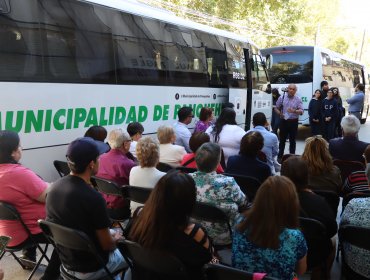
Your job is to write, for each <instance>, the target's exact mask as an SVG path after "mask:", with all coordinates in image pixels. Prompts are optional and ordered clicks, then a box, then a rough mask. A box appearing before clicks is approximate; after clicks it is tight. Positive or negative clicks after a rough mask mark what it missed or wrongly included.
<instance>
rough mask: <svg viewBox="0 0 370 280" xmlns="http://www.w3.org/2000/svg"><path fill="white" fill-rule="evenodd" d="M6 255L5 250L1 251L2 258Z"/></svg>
mask: <svg viewBox="0 0 370 280" xmlns="http://www.w3.org/2000/svg"><path fill="white" fill-rule="evenodd" d="M4 255H5V250H4V251H3V252H2V253H1V255H0V260H1V259H2V258H3V257H4Z"/></svg>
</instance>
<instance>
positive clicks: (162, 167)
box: [156, 162, 173, 173]
mask: <svg viewBox="0 0 370 280" xmlns="http://www.w3.org/2000/svg"><path fill="white" fill-rule="evenodd" d="M156 167H157V169H158V170H159V171H162V172H166V173H167V172H168V171H170V170H172V169H173V167H172V166H171V165H169V164H167V163H164V162H158V164H157V166H156Z"/></svg>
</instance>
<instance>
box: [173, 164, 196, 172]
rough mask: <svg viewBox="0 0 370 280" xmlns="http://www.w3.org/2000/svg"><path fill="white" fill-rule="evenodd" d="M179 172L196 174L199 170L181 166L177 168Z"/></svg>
mask: <svg viewBox="0 0 370 280" xmlns="http://www.w3.org/2000/svg"><path fill="white" fill-rule="evenodd" d="M176 169H177V170H180V171H182V172H184V173H194V172H196V171H198V169H196V168H190V167H185V166H179V167H176Z"/></svg>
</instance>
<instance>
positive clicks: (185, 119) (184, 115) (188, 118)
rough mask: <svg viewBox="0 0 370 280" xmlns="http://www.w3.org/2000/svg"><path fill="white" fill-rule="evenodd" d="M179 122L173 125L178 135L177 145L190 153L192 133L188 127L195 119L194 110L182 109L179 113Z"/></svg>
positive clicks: (189, 108)
mask: <svg viewBox="0 0 370 280" xmlns="http://www.w3.org/2000/svg"><path fill="white" fill-rule="evenodd" d="M177 116H178V118H179V120H178V121H177V122H176V123H175V124H174V125H173V129H174V133H175V134H176V138H175V141H174V142H175V144H176V145H179V146H182V147H184V148H185V150H186V152H188V153H190V152H191V151H190V147H189V139H190V137H191V132H190V130H189V129H188V127H187V125H188V124H190V123H191V122H192V120H193V118H194V115H193V109H192V108H191V107H182V108H180V110H179V111H178V112H177Z"/></svg>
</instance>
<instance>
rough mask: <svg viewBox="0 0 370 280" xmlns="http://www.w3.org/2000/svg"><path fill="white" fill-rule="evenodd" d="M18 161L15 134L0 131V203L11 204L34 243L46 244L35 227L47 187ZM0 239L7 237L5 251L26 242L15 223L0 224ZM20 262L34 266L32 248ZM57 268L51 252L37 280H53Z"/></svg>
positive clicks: (42, 214) (19, 150) (41, 214)
mask: <svg viewBox="0 0 370 280" xmlns="http://www.w3.org/2000/svg"><path fill="white" fill-rule="evenodd" d="M21 157H22V147H21V145H20V139H19V136H18V134H17V133H16V132H14V131H9V130H0V200H1V201H4V202H6V203H10V204H12V205H13V206H14V207H15V208H16V209H17V211H18V213H19V214H20V216H21V218H22V220H23V222H24V223H25V224H26V226H27V227H28V229H29V230H30V232H31V235H32V239H33V241H34V242H37V243H48V241H47V239H46V238H45V236H44V234H43V233H42V231H41V229H40V227H39V225H38V223H37V221H38V220H39V219H45V218H46V211H45V198H46V193H47V190H48V183H46V182H44V181H43V180H42V179H41V178H40V177H39V176H37V175H36V174H35V173H34V172H33V171H31V170H30V169H28V168H26V167H24V166H22V165H21V164H20V163H19V161H20V159H21ZM0 235H6V236H10V237H11V241H10V243H9V244H8V246H9V247H14V246H20V247H22V246H24V245H23V244H28V243H29V241H30V240H29V237H28V234H27V232H26V231H25V230H24V229H23V227H22V225H21V224H20V223H19V222H14V221H0ZM20 258H21V259H22V260H25V261H27V262H25V265H26V266H27V265H28V261H30V262H36V246H28V247H27V248H25V249H23V250H22V255H21V257H20ZM23 262H24V261H23ZM59 266H60V261H59V258H58V255H57V253H56V252H55V251H53V253H52V256H51V258H50V262H49V265H48V266H47V268H46V270H45V273H44V275H43V277H42V278H41V279H57V278H58V276H59Z"/></svg>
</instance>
